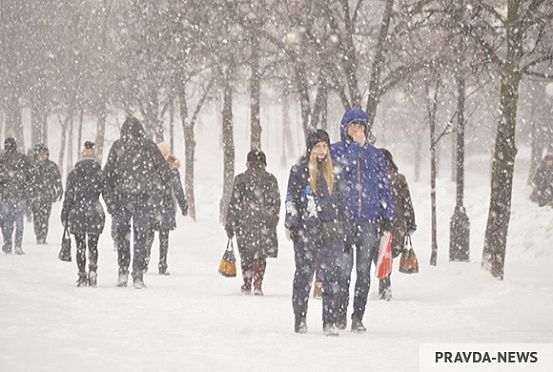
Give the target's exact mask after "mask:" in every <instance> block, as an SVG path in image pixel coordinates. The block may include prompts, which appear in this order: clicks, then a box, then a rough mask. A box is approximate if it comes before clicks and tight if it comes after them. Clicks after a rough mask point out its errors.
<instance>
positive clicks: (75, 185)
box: [61, 141, 106, 287]
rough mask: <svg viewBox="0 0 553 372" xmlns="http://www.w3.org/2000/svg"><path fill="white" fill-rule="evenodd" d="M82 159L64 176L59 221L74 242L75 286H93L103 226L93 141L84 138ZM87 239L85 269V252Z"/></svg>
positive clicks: (101, 186) (99, 170)
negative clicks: (75, 262)
mask: <svg viewBox="0 0 553 372" xmlns="http://www.w3.org/2000/svg"><path fill="white" fill-rule="evenodd" d="M81 154H82V160H80V161H78V162H77V164H75V167H74V168H73V170H72V171H71V172H70V173H69V175H68V176H67V181H66V183H65V185H66V190H65V197H64V200H63V207H62V210H61V223H62V225H63V226H64V228H67V229H68V230H69V233H71V234H72V235H74V237H75V242H76V243H77V255H76V256H77V268H78V270H79V272H78V278H77V287H83V286H86V285H89V286H91V287H96V284H97V277H98V274H97V270H98V239H99V238H100V234H101V233H102V231H103V230H104V225H105V221H106V216H105V214H104V208H103V207H102V204H101V203H100V195H101V194H102V193H103V192H104V176H103V173H102V167H101V165H100V163H98V162H97V161H96V150H95V146H94V143H93V142H90V141H86V142H85V143H84V149H83V150H82V153H81ZM87 240H88V269H89V271H88V273H87V272H86V253H87Z"/></svg>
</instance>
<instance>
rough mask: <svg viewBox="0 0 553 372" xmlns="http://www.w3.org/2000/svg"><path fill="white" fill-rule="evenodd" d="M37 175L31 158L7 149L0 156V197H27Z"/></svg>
mask: <svg viewBox="0 0 553 372" xmlns="http://www.w3.org/2000/svg"><path fill="white" fill-rule="evenodd" d="M37 179H38V175H37V173H36V172H35V168H34V167H33V165H32V162H31V160H30V159H29V158H28V157H27V156H25V155H23V154H21V153H19V152H17V151H16V150H7V151H5V152H4V153H3V154H2V156H0V198H1V199H2V200H8V199H27V198H29V196H30V194H31V191H32V185H33V184H34V183H35V182H36V181H37Z"/></svg>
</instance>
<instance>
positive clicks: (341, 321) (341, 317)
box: [335, 311, 348, 330]
mask: <svg viewBox="0 0 553 372" xmlns="http://www.w3.org/2000/svg"><path fill="white" fill-rule="evenodd" d="M335 324H336V328H338V329H340V330H344V329H346V327H347V326H348V314H347V312H346V311H340V312H339V313H338V318H336V323H335Z"/></svg>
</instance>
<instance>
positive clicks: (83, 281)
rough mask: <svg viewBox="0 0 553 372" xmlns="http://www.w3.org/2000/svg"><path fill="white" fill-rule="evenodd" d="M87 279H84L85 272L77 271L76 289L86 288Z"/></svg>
mask: <svg viewBox="0 0 553 372" xmlns="http://www.w3.org/2000/svg"><path fill="white" fill-rule="evenodd" d="M87 284H88V279H87V277H86V271H79V278H78V279H77V287H86V286H87Z"/></svg>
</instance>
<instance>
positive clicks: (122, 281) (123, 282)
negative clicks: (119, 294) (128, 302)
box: [117, 269, 129, 287]
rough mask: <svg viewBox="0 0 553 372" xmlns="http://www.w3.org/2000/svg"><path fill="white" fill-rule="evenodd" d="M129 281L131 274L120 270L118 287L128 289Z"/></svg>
mask: <svg viewBox="0 0 553 372" xmlns="http://www.w3.org/2000/svg"><path fill="white" fill-rule="evenodd" d="M128 281H129V272H128V271H124V270H121V269H119V276H118V278H117V286H118V287H126V286H127V282H128Z"/></svg>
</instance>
